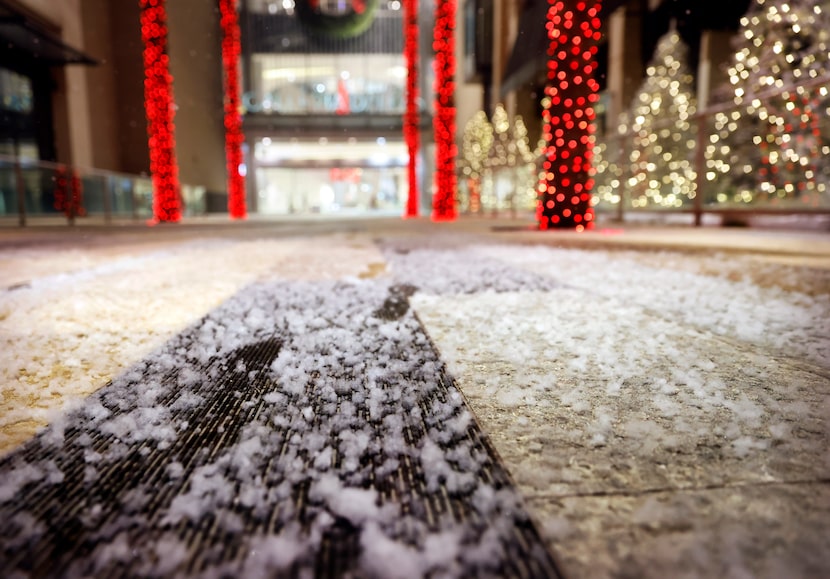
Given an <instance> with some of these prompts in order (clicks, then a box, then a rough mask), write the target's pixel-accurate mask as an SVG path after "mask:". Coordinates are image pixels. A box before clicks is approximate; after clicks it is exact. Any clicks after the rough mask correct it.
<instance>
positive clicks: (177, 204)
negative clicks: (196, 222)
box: [139, 0, 181, 222]
mask: <svg viewBox="0 0 830 579" xmlns="http://www.w3.org/2000/svg"><path fill="white" fill-rule="evenodd" d="M164 3H165V0H139V5H140V6H141V38H142V40H143V41H144V107H145V110H146V112H147V132H148V135H149V146H150V173H151V174H152V176H153V216H154V219H155V220H156V221H167V222H177V221H179V220H181V198H180V195H179V176H178V172H179V171H178V166H177V165H176V155H175V146H176V144H175V139H174V136H173V132H174V126H173V94H172V83H173V77H172V76H171V75H170V70H169V60H170V59H169V57H168V55H167V11H166V9H165V4H164Z"/></svg>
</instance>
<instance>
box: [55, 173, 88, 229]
mask: <svg viewBox="0 0 830 579" xmlns="http://www.w3.org/2000/svg"><path fill="white" fill-rule="evenodd" d="M55 209H57V210H58V211H60V212H61V213H63V214H64V215H66V218H67V219H68V220H69V223H70V224H74V223H75V218H76V217H83V216H84V215H86V210H85V209H84V203H83V184H82V183H81V178H80V177H78V172H77V171H75V170H74V169H67V167H66V166H65V165H59V166H58V168H57V169H56V170H55Z"/></svg>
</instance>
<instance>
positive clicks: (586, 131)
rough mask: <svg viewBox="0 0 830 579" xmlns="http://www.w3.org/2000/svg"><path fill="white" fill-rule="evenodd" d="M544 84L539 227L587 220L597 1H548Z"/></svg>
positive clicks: (578, 225)
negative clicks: (546, 55)
mask: <svg viewBox="0 0 830 579" xmlns="http://www.w3.org/2000/svg"><path fill="white" fill-rule="evenodd" d="M549 2H550V7H549V8H548V14H547V30H548V38H549V39H550V46H549V48H548V57H549V60H548V86H547V87H546V88H545V98H544V99H543V101H542V105H543V111H542V123H543V129H542V131H543V134H542V136H543V139H544V141H545V146H544V153H543V154H544V161H543V164H542V174H541V179H540V183H539V201H538V203H537V207H536V217H537V221H538V223H539V228H540V229H548V228H551V227H560V228H561V227H567V228H576V229H577V230H579V231H582V230H583V229H585V228H586V227H591V226H592V225H593V218H594V213H593V208H592V197H591V189H592V188H593V184H594V181H593V177H592V173H593V171H592V169H591V158H592V156H593V133H594V123H593V121H594V118H595V112H594V104H595V103H596V102H598V101H599V94H598V90H599V85H598V84H597V82H596V80H595V79H594V78H593V74H594V70H595V69H596V67H597V62H596V59H595V57H596V53H597V46H596V43H597V41H599V39H600V37H601V33H600V18H599V11H600V5H601V2H600V1H599V0H590V1H582V0H579V1H575V0H567V1H562V0H549Z"/></svg>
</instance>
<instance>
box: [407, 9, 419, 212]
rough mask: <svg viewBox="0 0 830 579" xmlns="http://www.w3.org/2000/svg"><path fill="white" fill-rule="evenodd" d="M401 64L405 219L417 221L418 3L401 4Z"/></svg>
mask: <svg viewBox="0 0 830 579" xmlns="http://www.w3.org/2000/svg"><path fill="white" fill-rule="evenodd" d="M403 7H404V24H403V25H404V48H403V50H404V53H403V54H404V60H405V61H406V71H407V75H406V112H405V113H404V117H403V135H404V140H405V141H406V148H407V150H408V151H409V196H408V197H407V201H406V213H404V218H407V219H408V218H412V217H418V171H417V160H418V148H419V146H420V142H419V141H420V139H419V134H418V125H419V122H418V105H417V98H418V0H404V4H403Z"/></svg>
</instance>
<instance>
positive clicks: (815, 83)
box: [705, 0, 830, 206]
mask: <svg viewBox="0 0 830 579" xmlns="http://www.w3.org/2000/svg"><path fill="white" fill-rule="evenodd" d="M734 48H735V54H734V57H733V59H732V65H731V66H730V68H729V77H730V79H729V80H730V86H729V88H730V90H729V92H730V93H731V94H730V96H732V97H733V101H734V103H735V108H734V109H729V110H725V111H723V112H720V113H718V114H717V115H716V117H715V125H714V131H713V134H712V136H711V138H710V142H709V144H708V146H707V149H706V152H705V155H706V178H707V180H708V181H711V182H716V194H717V196H716V198H715V199H711V200H717V201H718V202H720V203H725V202H731V203H738V204H749V203H759V202H769V203H771V204H773V205H775V204H779V203H787V202H792V201H795V200H800V201H801V202H803V203H805V204H807V205H809V206H819V205H826V204H827V203H828V198H827V194H828V184H830V166H829V165H828V163H827V162H826V161H824V159H826V158H827V156H828V154H830V130H829V129H828V126H827V122H826V120H825V119H826V118H827V115H828V112H830V108H828V107H830V96H829V95H830V93H829V92H828V80H827V79H828V61H829V60H830V6H828V3H827V1H826V0H790V1H788V2H785V1H781V0H755V1H754V2H753V4H752V5H751V7H750V9H749V11H748V12H747V14H746V16H744V18H742V19H741V29H740V31H739V33H738V34H737V35H736V37H735V41H734Z"/></svg>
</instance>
